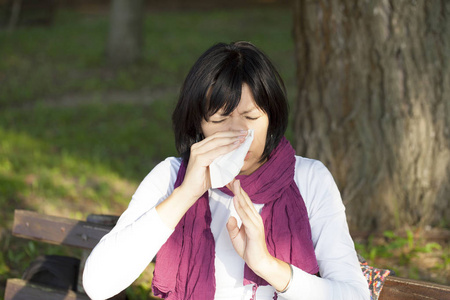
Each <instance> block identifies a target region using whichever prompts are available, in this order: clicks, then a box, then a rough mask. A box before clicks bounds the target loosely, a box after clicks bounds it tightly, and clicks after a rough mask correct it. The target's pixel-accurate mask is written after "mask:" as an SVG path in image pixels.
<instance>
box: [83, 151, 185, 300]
mask: <svg viewBox="0 0 450 300" xmlns="http://www.w3.org/2000/svg"><path fill="white" fill-rule="evenodd" d="M180 163H181V161H180V160H179V159H176V158H168V159H166V160H165V161H163V162H161V163H160V164H158V165H157V166H156V167H155V168H154V169H153V170H152V171H151V172H150V173H149V174H148V175H147V177H145V179H144V180H143V181H142V183H141V184H140V185H139V187H138V189H137V190H136V192H135V194H134V195H133V197H132V199H131V202H130V204H129V206H128V208H127V209H126V210H125V212H124V213H123V214H122V215H121V216H120V218H119V220H118V222H117V224H116V226H115V227H114V228H113V229H112V230H111V231H110V232H109V233H108V234H106V235H105V236H104V237H103V238H102V239H101V240H100V242H99V243H98V244H97V246H96V247H95V248H94V249H93V250H92V252H91V254H90V255H89V257H88V259H87V261H86V265H85V268H84V273H83V287H84V289H85V291H86V293H87V294H88V295H89V297H91V298H92V299H94V300H98V299H107V298H110V297H112V296H114V295H116V294H118V293H119V292H121V291H122V290H124V289H125V288H127V287H128V286H129V285H130V284H132V283H133V281H134V280H136V279H137V278H138V277H139V275H140V274H141V273H142V272H143V271H144V269H145V268H146V267H147V265H148V264H149V263H150V262H151V261H152V259H153V258H154V257H155V255H156V253H157V252H158V250H159V249H160V248H161V246H162V245H163V244H164V243H165V242H166V241H167V239H168V238H169V236H170V235H171V234H172V232H173V230H172V229H170V228H168V227H167V226H166V225H165V224H164V223H163V221H162V220H161V218H160V217H159V215H158V213H157V211H156V209H155V207H156V205H158V204H159V203H161V202H162V201H163V200H164V199H166V198H167V197H168V196H169V195H170V194H171V193H172V192H173V185H174V182H175V180H176V177H177V173H178V169H179V167H180Z"/></svg>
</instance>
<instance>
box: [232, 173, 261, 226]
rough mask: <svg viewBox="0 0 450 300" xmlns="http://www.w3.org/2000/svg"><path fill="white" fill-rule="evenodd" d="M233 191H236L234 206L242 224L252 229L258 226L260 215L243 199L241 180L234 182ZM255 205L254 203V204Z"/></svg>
mask: <svg viewBox="0 0 450 300" xmlns="http://www.w3.org/2000/svg"><path fill="white" fill-rule="evenodd" d="M233 193H234V198H233V200H234V207H235V208H236V212H237V213H238V215H239V217H240V218H241V220H242V224H243V225H244V226H246V227H251V228H252V229H255V228H257V226H258V216H256V215H255V214H254V213H253V212H252V211H251V208H250V207H249V206H248V205H247V204H246V202H245V200H244V199H243V195H242V194H241V193H240V186H239V180H236V181H235V182H234V183H233ZM252 206H253V205H252Z"/></svg>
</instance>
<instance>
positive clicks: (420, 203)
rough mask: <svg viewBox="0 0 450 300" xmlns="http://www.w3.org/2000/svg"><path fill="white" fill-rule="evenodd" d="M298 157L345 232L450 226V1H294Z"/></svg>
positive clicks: (296, 143)
mask: <svg viewBox="0 0 450 300" xmlns="http://www.w3.org/2000/svg"><path fill="white" fill-rule="evenodd" d="M294 35H295V47H296V57H297V76H298V88H299V93H298V96H297V101H296V104H295V114H294V115H295V117H296V119H295V121H294V126H295V128H294V132H295V142H294V144H295V147H296V149H297V153H298V154H300V155H304V156H307V157H312V158H316V159H319V160H321V161H322V162H324V163H325V165H326V166H327V167H328V168H329V169H330V171H331V173H332V174H333V176H334V178H335V180H336V182H337V184H338V186H339V188H340V190H341V194H342V197H343V200H344V203H345V204H346V207H347V217H348V220H349V224H350V227H353V228H355V227H358V228H359V229H361V228H364V229H378V230H384V229H387V228H398V227H402V226H405V225H413V226H426V225H441V226H449V220H450V219H449V216H450V208H449V202H450V201H449V200H450V196H449V195H450V69H449V62H450V57H449V56H450V1H445V0H429V1H426V0H417V1H413V0H395V1H388V0H365V1H360V0H336V1H334V0H318V1H311V0H294Z"/></svg>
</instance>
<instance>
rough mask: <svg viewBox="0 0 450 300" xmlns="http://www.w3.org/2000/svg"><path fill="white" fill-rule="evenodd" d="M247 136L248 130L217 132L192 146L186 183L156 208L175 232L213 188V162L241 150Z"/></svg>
mask: <svg viewBox="0 0 450 300" xmlns="http://www.w3.org/2000/svg"><path fill="white" fill-rule="evenodd" d="M246 135H247V131H245V130H243V131H223V132H217V133H214V134H212V135H211V136H209V137H207V138H205V139H204V140H202V141H200V142H198V143H195V144H194V145H192V147H191V156H190V158H189V163H188V165H187V168H186V174H185V176H184V180H183V183H182V184H181V185H180V186H179V187H177V188H176V189H175V190H174V191H173V193H172V194H171V195H170V196H169V197H167V198H166V199H165V200H164V201H163V202H161V203H160V204H158V205H157V206H156V211H157V212H158V214H159V216H160V217H161V219H162V220H163V222H164V223H165V224H166V225H167V227H169V228H172V229H174V228H175V227H176V226H177V224H178V222H179V221H180V220H181V218H182V217H183V216H184V214H185V213H186V211H187V210H188V209H189V208H191V206H192V205H193V204H194V203H195V202H196V201H197V200H198V198H200V197H201V196H202V195H203V194H204V193H205V192H206V191H207V190H208V189H209V188H210V187H211V179H210V177H209V165H210V164H211V163H212V162H213V161H214V159H216V158H217V157H219V156H221V155H223V154H226V153H228V152H230V151H232V150H234V149H236V148H237V147H239V145H240V144H242V142H243V141H244V140H245V136H246Z"/></svg>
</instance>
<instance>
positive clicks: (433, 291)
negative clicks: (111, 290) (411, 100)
mask: <svg viewBox="0 0 450 300" xmlns="http://www.w3.org/2000/svg"><path fill="white" fill-rule="evenodd" d="M116 220H117V217H113V216H112V217H106V218H103V217H101V216H92V217H91V218H89V217H88V221H79V220H73V219H68V218H61V217H54V216H47V215H42V214H38V213H35V212H30V211H24V210H16V211H15V214H14V225H13V235H15V236H18V237H22V238H27V239H32V240H37V241H43V242H47V243H52V244H58V245H67V246H72V247H78V248H82V249H86V250H87V251H86V252H84V255H83V256H84V259H82V260H81V265H80V276H81V275H82V270H83V267H84V260H85V258H86V257H87V255H88V254H89V252H88V251H89V250H91V249H92V248H93V247H94V246H95V245H96V244H97V243H98V242H99V240H100V239H101V238H102V237H103V236H104V235H105V234H106V233H108V232H109V231H110V230H111V228H112V227H113V226H114V224H115V221H116ZM105 221H106V222H110V224H105V223H106V222H105ZM99 223H102V224H99ZM80 282H81V281H80V279H79V286H78V290H81V291H82V286H81V284H80ZM123 298H124V295H123V294H122V295H118V296H116V297H115V298H112V299H123ZM11 299H14V300H21V299H27V300H33V299H49V300H53V299H55V300H56V299H67V300H69V299H70V300H72V299H78V300H84V299H89V298H88V297H87V296H86V294H84V293H82V292H79V293H75V292H72V291H62V290H57V289H54V288H49V287H45V286H40V285H36V284H31V283H29V282H26V281H24V280H21V279H8V280H7V284H6V292H5V300H11ZM379 299H380V300H393V299H395V300H403V299H404V300H406V299H408V300H411V299H413V300H414V299H417V300H421V299H423V300H425V299H428V300H430V299H436V300H443V299H450V287H449V286H445V285H439V284H434V283H429V282H424V281H417V280H411V279H404V278H399V277H395V276H388V277H387V279H386V282H385V284H384V286H383V290H382V291H381V295H380V298H379Z"/></svg>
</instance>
